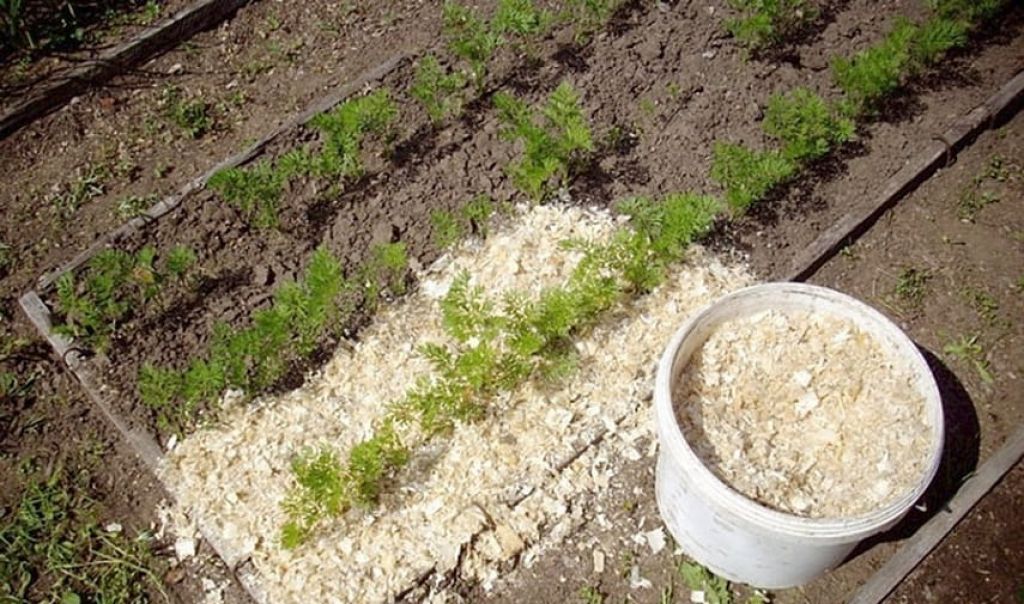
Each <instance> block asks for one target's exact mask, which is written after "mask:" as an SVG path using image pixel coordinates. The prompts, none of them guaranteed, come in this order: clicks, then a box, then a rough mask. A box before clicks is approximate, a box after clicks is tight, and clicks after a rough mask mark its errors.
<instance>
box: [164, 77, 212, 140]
mask: <svg viewBox="0 0 1024 604" xmlns="http://www.w3.org/2000/svg"><path fill="white" fill-rule="evenodd" d="M163 104H164V107H165V108H166V111H167V117H168V118H169V119H170V120H171V122H172V123H173V124H174V125H176V126H177V127H179V128H181V129H182V130H184V131H185V134H187V135H188V137H189V138H193V139H194V138H200V137H202V136H203V135H204V134H206V133H207V132H209V131H210V130H211V129H212V128H213V116H212V115H210V106H209V104H207V103H206V101H203V100H201V99H185V98H183V97H182V94H181V90H180V89H178V88H177V87H174V86H168V87H167V88H165V89H164V98H163Z"/></svg>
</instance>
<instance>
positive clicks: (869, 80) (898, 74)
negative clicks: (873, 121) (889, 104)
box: [832, 19, 917, 116]
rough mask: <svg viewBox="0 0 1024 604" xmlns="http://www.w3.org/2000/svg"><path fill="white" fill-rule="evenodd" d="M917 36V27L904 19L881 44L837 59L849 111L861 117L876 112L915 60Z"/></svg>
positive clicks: (834, 68) (837, 76) (835, 69)
mask: <svg viewBox="0 0 1024 604" xmlns="http://www.w3.org/2000/svg"><path fill="white" fill-rule="evenodd" d="M916 36H917V27H916V26H915V25H913V24H912V23H910V22H909V21H907V20H906V19H900V20H898V21H897V22H896V25H895V26H894V27H893V29H892V31H890V32H889V34H888V35H887V36H886V37H885V39H884V40H883V41H882V42H881V43H880V44H878V45H876V46H873V47H871V48H868V49H867V50H863V51H861V52H859V53H857V54H856V55H854V56H853V58H852V59H847V58H845V57H837V58H836V59H835V60H833V62H832V73H833V76H834V77H835V80H836V83H837V84H839V87H840V88H842V89H843V92H844V93H846V106H845V110H846V113H848V114H850V115H852V116H857V115H860V114H863V113H870V112H873V111H875V110H876V109H877V106H878V103H879V102H880V101H881V100H882V99H883V98H885V97H886V96H888V95H889V94H891V93H892V92H893V91H894V90H896V89H897V88H899V87H900V85H901V84H902V78H903V76H904V75H905V74H906V73H907V71H908V70H909V68H910V65H911V61H912V59H913V55H912V48H913V42H914V38H915V37H916Z"/></svg>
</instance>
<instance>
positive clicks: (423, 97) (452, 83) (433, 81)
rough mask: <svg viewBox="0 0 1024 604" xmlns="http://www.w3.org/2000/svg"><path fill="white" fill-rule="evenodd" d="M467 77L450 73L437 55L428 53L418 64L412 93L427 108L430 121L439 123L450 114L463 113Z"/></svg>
mask: <svg viewBox="0 0 1024 604" xmlns="http://www.w3.org/2000/svg"><path fill="white" fill-rule="evenodd" d="M465 87H466V78H465V77H464V76H463V75H462V74H461V73H457V72H456V73H449V72H447V71H446V70H445V69H444V68H442V67H441V64H440V63H438V61H437V57H435V56H434V55H427V56H425V57H423V59H421V60H420V62H419V65H417V66H416V81H415V82H414V83H413V85H412V88H411V89H410V93H411V94H412V96H413V98H415V99H416V100H418V101H419V102H420V103H421V104H422V105H423V107H424V109H426V110H427V115H429V116H430V121H432V122H434V124H435V125H436V124H439V123H440V122H442V121H444V119H445V118H447V117H448V116H449V115H454V116H458V115H459V114H461V113H462V103H463V98H462V90H463V88H465Z"/></svg>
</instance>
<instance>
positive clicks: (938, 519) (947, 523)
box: [849, 427, 1024, 604]
mask: <svg viewBox="0 0 1024 604" xmlns="http://www.w3.org/2000/svg"><path fill="white" fill-rule="evenodd" d="M1021 457H1024V427H1021V428H1018V429H1017V432H1015V433H1014V434H1013V436H1011V437H1010V438H1009V439H1008V440H1007V441H1006V443H1004V444H1003V446H1002V447H1000V448H999V450H998V451H996V452H995V453H994V454H993V455H992V456H991V457H989V458H988V460H987V461H986V462H985V463H984V464H983V465H982V466H981V469H980V470H978V472H977V473H976V474H974V475H973V476H971V477H970V478H968V479H967V481H966V482H964V484H963V486H961V487H960V490H959V491H957V494H956V495H955V496H954V497H953V499H951V500H950V502H949V503H948V504H947V505H946V507H945V508H944V509H942V510H940V511H939V512H938V513H936V514H935V516H934V517H932V519H931V520H929V521H928V522H927V523H926V524H925V525H924V526H923V527H921V528H920V529H919V530H918V531H917V532H916V533H914V535H913V536H912V537H910V538H909V539H908V540H907V542H906V543H905V544H904V545H903V546H902V547H901V548H900V549H899V551H897V552H896V554H895V555H894V556H893V557H891V558H889V561H888V562H886V563H885V564H884V565H883V566H882V568H880V569H879V570H878V571H877V572H876V573H875V574H874V575H872V576H871V578H870V579H868V582H867V583H865V584H864V585H862V586H861V588H860V589H859V590H857V592H856V593H855V594H854V595H853V597H852V598H850V601H849V604H877V603H878V602H881V601H882V600H884V599H885V598H886V597H887V596H888V595H889V594H890V593H892V591H893V590H894V589H896V586H898V585H899V584H900V583H901V582H902V581H903V579H904V578H906V577H907V575H909V574H910V573H911V571H913V570H914V569H915V568H916V567H917V565H918V564H920V563H921V561H922V560H924V559H925V557H927V556H928V554H929V553H930V552H931V551H932V550H933V549H935V547H936V546H937V545H938V544H939V543H940V542H941V541H942V539H943V538H945V536H946V535H947V534H949V532H950V531H952V530H953V527H955V526H956V525H957V524H958V523H959V522H960V520H962V519H963V517H964V516H966V515H967V512H969V511H971V509H973V508H974V506H975V505H976V504H977V503H978V502H979V501H980V500H981V498H982V497H983V496H984V495H985V494H987V493H988V492H989V491H991V490H992V488H993V487H994V486H995V485H996V484H997V483H998V482H999V481H1000V480H1001V479H1002V477H1003V476H1005V475H1006V473H1007V472H1009V471H1010V469H1012V468H1013V466H1014V465H1016V464H1017V462H1018V461H1020V459H1021Z"/></svg>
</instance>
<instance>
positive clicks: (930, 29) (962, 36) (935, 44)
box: [910, 17, 970, 67]
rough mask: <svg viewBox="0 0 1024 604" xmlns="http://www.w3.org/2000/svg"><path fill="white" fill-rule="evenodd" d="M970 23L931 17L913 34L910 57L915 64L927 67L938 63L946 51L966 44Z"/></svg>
mask: <svg viewBox="0 0 1024 604" xmlns="http://www.w3.org/2000/svg"><path fill="white" fill-rule="evenodd" d="M969 31H970V25H969V24H968V23H967V22H965V21H961V20H957V19H948V18H945V17H933V18H931V19H929V20H928V21H926V22H925V23H924V24H923V25H921V26H920V27H919V28H918V30H917V32H916V33H915V35H914V39H913V45H912V46H911V53H910V54H911V58H912V59H913V63H914V64H915V65H918V66H921V67H929V66H932V65H935V64H937V63H939V62H940V61H941V60H942V58H943V57H944V56H945V55H946V53H947V52H949V51H950V50H952V49H954V48H962V47H963V46H965V45H966V44H967V34H968V33H969Z"/></svg>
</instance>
